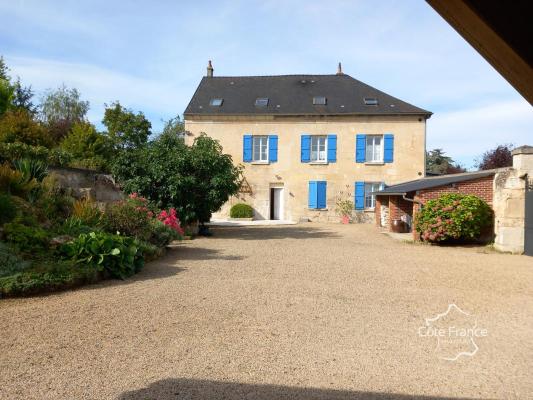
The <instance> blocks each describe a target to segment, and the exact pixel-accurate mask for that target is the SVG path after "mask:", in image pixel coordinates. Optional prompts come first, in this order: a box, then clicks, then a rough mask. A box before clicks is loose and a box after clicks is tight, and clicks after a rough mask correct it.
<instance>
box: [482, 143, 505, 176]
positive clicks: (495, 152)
mask: <svg viewBox="0 0 533 400" xmlns="http://www.w3.org/2000/svg"><path fill="white" fill-rule="evenodd" d="M512 150H513V145H512V144H501V145H499V146H497V147H496V148H494V149H492V150H488V151H486V152H485V153H483V154H482V155H481V159H478V160H477V162H476V167H477V168H478V169H479V170H486V169H494V168H503V167H510V166H512V165H513V156H512V154H511V151H512Z"/></svg>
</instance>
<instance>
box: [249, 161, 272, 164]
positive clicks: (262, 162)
mask: <svg viewBox="0 0 533 400" xmlns="http://www.w3.org/2000/svg"><path fill="white" fill-rule="evenodd" d="M251 164H252V165H269V164H270V162H269V161H252V162H251Z"/></svg>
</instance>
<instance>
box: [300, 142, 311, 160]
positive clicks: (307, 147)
mask: <svg viewBox="0 0 533 400" xmlns="http://www.w3.org/2000/svg"><path fill="white" fill-rule="evenodd" d="M301 160H302V162H309V161H310V160H311V135H302V146H301Z"/></svg>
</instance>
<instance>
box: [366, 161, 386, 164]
mask: <svg viewBox="0 0 533 400" xmlns="http://www.w3.org/2000/svg"><path fill="white" fill-rule="evenodd" d="M365 165H385V163H384V162H383V161H369V162H365Z"/></svg>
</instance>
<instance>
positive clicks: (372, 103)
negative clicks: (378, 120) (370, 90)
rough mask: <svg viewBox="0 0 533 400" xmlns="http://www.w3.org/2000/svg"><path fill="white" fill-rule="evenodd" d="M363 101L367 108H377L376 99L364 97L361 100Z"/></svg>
mask: <svg viewBox="0 0 533 400" xmlns="http://www.w3.org/2000/svg"><path fill="white" fill-rule="evenodd" d="M363 101H364V102H365V105H367V106H377V105H378V99H376V98H375V97H365V98H364V99H363Z"/></svg>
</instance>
